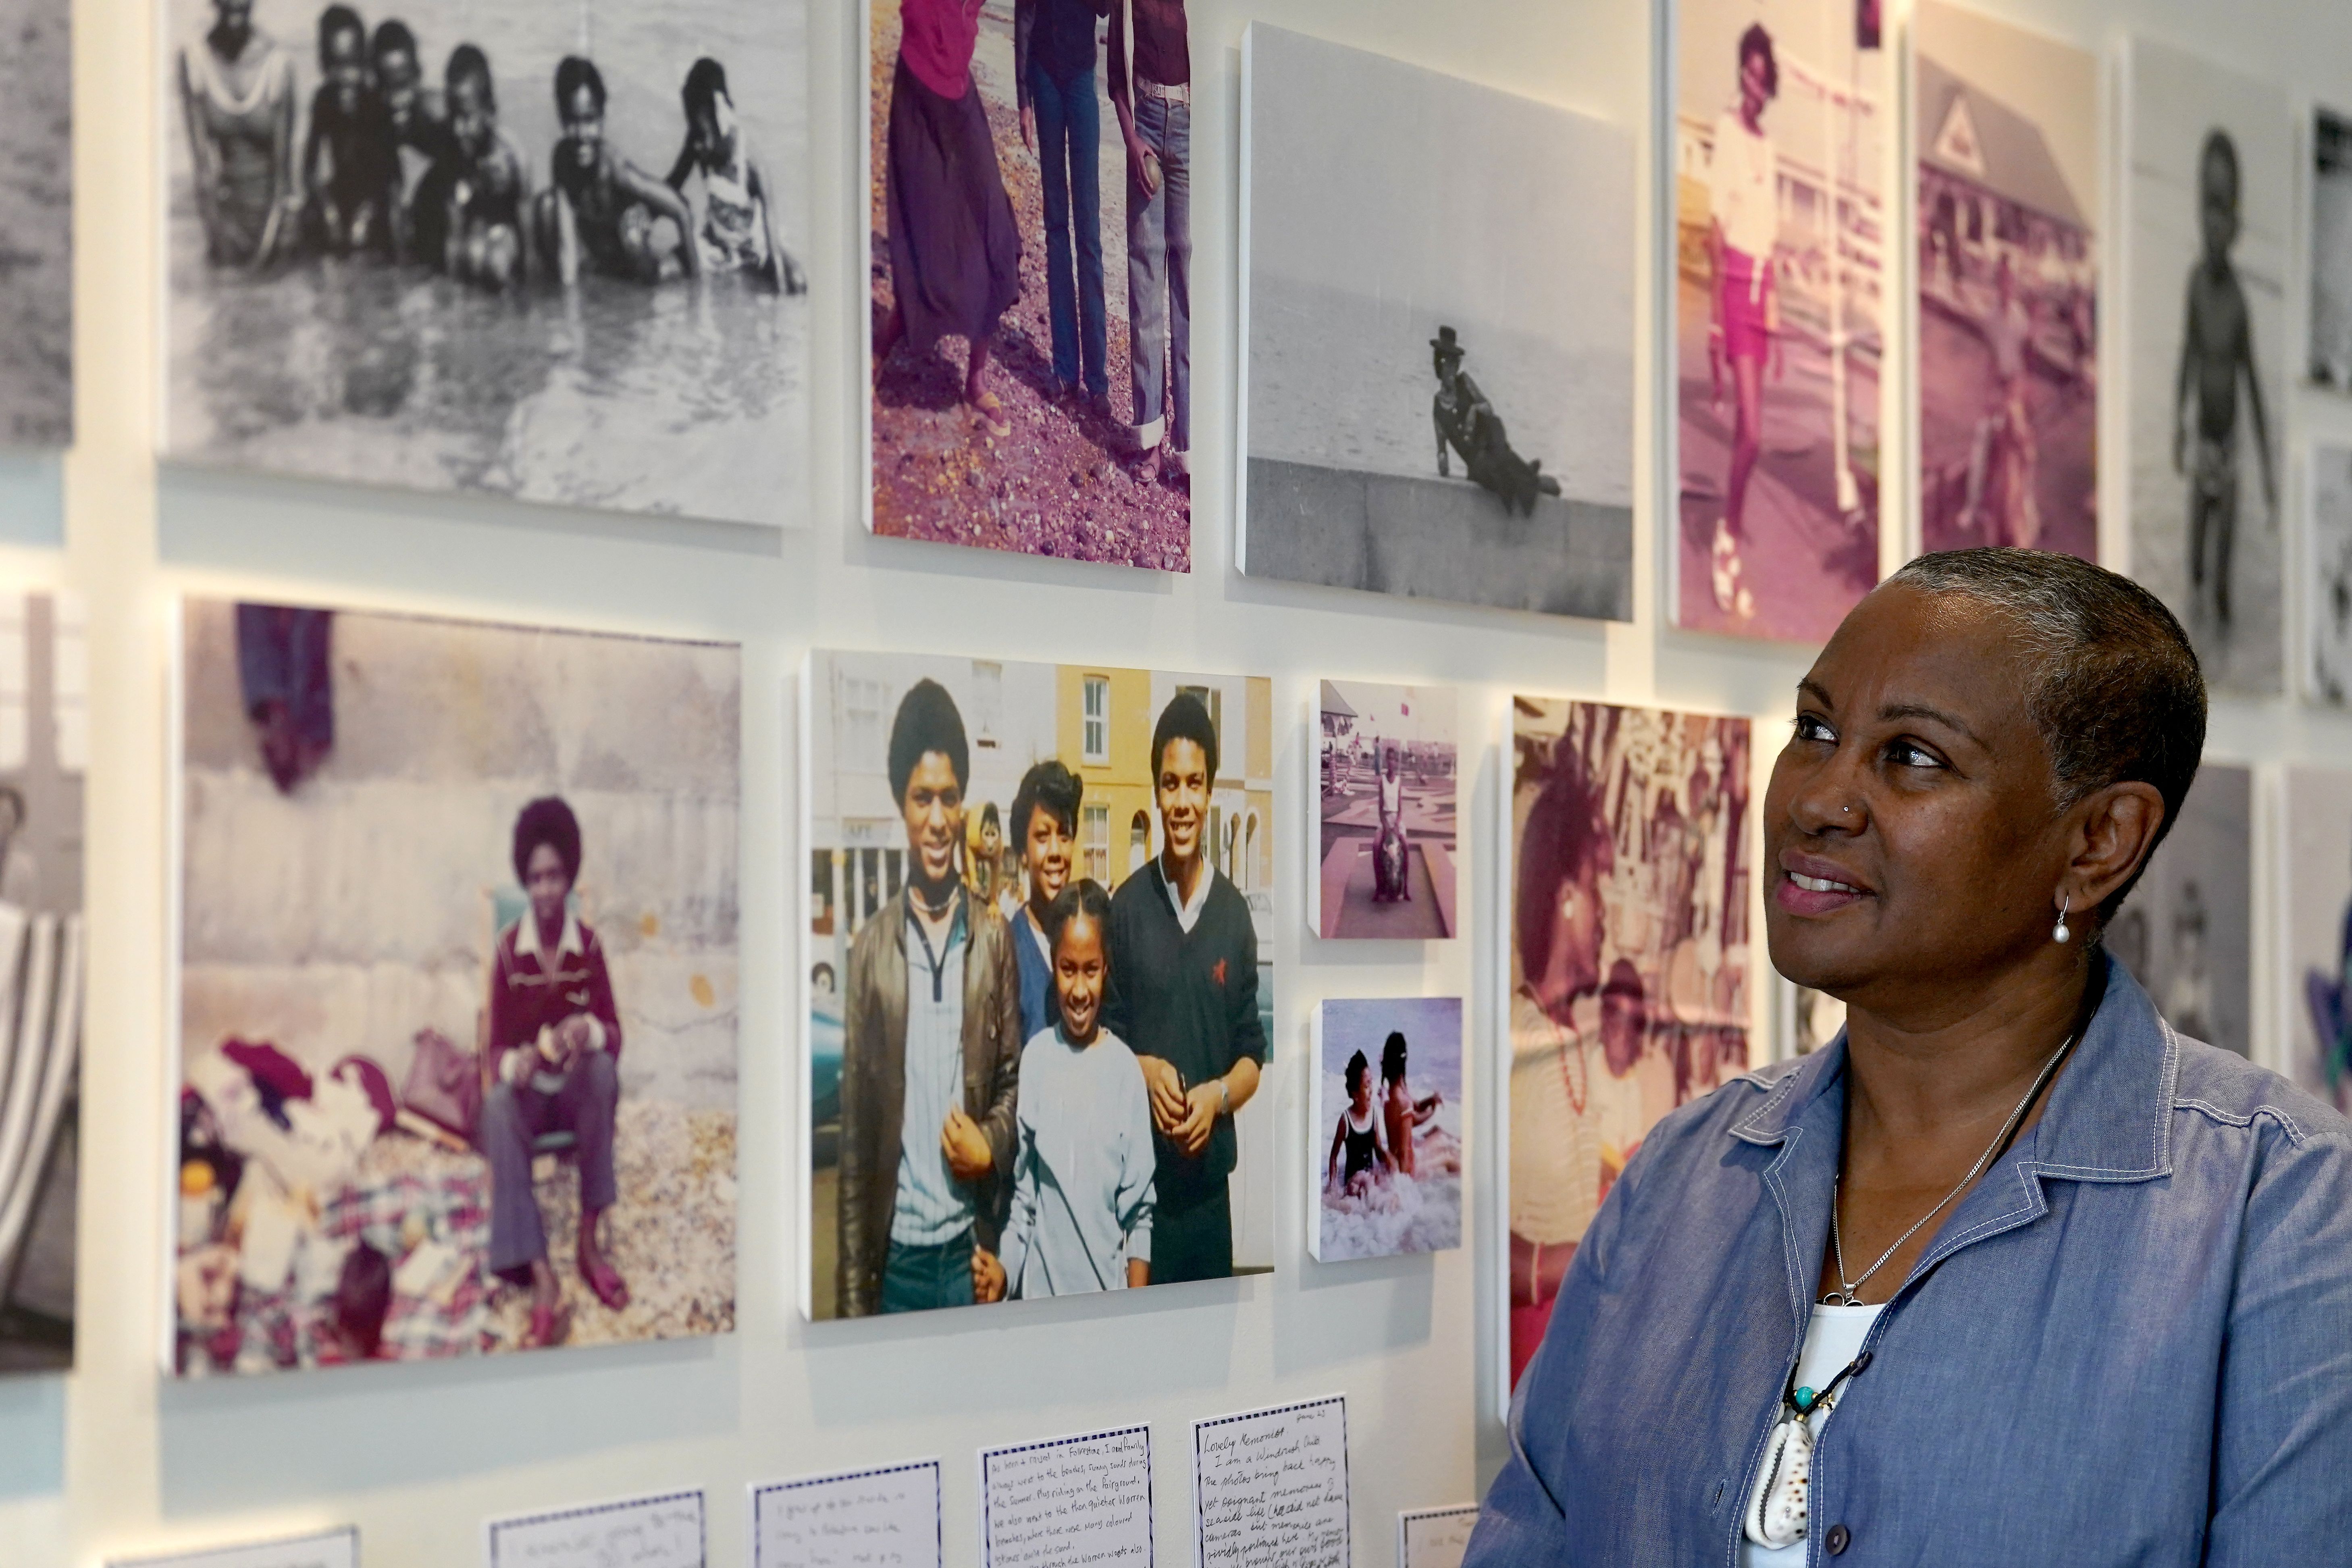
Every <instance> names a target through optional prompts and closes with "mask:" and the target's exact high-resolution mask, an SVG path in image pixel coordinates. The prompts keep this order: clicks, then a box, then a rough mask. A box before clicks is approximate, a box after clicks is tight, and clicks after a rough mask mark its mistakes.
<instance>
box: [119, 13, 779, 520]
mask: <svg viewBox="0 0 2352 1568" xmlns="http://www.w3.org/2000/svg"><path fill="white" fill-rule="evenodd" d="M163 16H164V20H165V25H166V26H167V27H168V29H169V47H168V49H167V51H166V55H167V58H166V63H165V67H164V72H163V81H162V84H161V87H162V91H163V105H162V108H163V122H164V124H165V126H166V127H167V128H168V129H167V132H166V134H165V141H166V144H167V159H166V179H165V190H166V195H165V203H166V215H165V223H164V234H165V245H166V247H167V250H168V256H167V258H166V271H167V279H166V291H167V298H166V310H165V333H166V342H165V348H164V357H165V374H164V383H165V440H164V450H165V453H166V455H167V456H170V457H173V458H181V459H184V460H187V461H191V462H197V463H204V464H208V465H214V466H218V467H226V468H248V469H259V470H268V471H275V472H279V473H289V474H299V475H304V476H308V477H311V478H316V479H341V480H346V481H353V482H359V483H367V484H378V485H394V486H402V487H405V488H409V489H420V490H427V491H477V492H487V493H489V494H494V495H501V496H510V497H514V498H517V499H520V500H531V501H541V502H548V503H553V504H561V505H566V506H578V507H597V508H603V509H606V510H617V511H634V512H654V513H679V514H684V515H686V516H689V517H696V518H707V519H715V520H718V521H729V522H747V523H760V524H781V523H783V522H787V521H795V520H794V519H793V518H791V517H789V516H787V515H786V514H785V513H784V512H783V510H781V509H782V507H783V506H784V504H785V502H784V499H783V498H784V497H785V496H786V495H787V494H789V492H790V490H791V489H792V487H793V484H794V483H795V482H796V481H797V480H798V479H799V477H800V475H801V474H802V472H803V469H804V468H806V465H807V454H808V431H807V422H808V410H807V376H808V349H807V340H808V301H807V300H806V298H805V289H806V282H805V279H804V276H803V271H802V268H801V263H800V261H799V260H798V259H797V250H798V247H802V246H803V245H804V244H805V238H804V237H805V235H806V233H807V205H808V198H807V192H806V191H805V189H804V188H803V187H804V170H805V167H806V163H807V156H806V153H807V142H808V124H807V121H808V102H807V91H808V84H807V63H806V48H805V43H804V33H805V27H806V12H805V7H804V6H803V5H802V4H800V3H799V0H782V3H781V4H776V5H761V4H756V3H753V0H679V3H678V4H676V5H664V6H658V7H639V8H636V9H628V8H624V7H614V6H610V5H607V6H597V5H593V4H589V3H585V0H582V3H577V4H575V3H573V0H512V3H510V4H506V5H497V6H491V7H487V8H483V7H476V6H471V5H465V4H462V3H453V0H415V3H413V4H408V5H403V6H402V7H401V9H400V11H399V13H398V14H397V15H384V14H383V13H380V12H373V13H372V12H369V11H365V10H362V8H360V6H358V5H352V4H345V3H343V0H334V3H332V4H324V5H322V4H320V0H163Z"/></svg>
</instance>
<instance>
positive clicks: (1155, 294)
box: [1127, 92, 1192, 452]
mask: <svg viewBox="0 0 2352 1568" xmlns="http://www.w3.org/2000/svg"><path fill="white" fill-rule="evenodd" d="M1135 134H1136V135H1137V137H1138V138H1139V139H1140V140H1141V142H1143V144H1144V145H1145V146H1146V147H1149V148H1150V149H1151V150H1152V151H1153V152H1154V153H1158V154H1159V155H1160V189H1159V190H1158V191H1157V192H1155V193H1153V194H1152V195H1149V196H1147V195H1144V194H1143V190H1142V187H1141V186H1139V184H1136V180H1135V174H1134V171H1132V170H1130V171H1129V175H1128V187H1127V330H1128V358H1129V361H1130V363H1132V364H1133V366H1134V370H1135V439H1136V444H1137V445H1138V446H1139V447H1143V448H1144V449H1145V450H1146V451H1149V450H1150V449H1151V448H1152V447H1157V446H1158V445H1160V437H1161V435H1162V433H1163V432H1164V433H1165V434H1166V435H1167V437H1168V439H1169V443H1170V445H1171V446H1172V447H1175V449H1176V450H1177V451H1179V452H1189V451H1191V450H1192V106H1191V105H1190V104H1184V103H1170V102H1169V101H1167V100H1165V99H1160V98H1153V97H1151V96H1150V95H1149V94H1147V93H1143V92H1138V93H1137V94H1136V98H1135Z"/></svg>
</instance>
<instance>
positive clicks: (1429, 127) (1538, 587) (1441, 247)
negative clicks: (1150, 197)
mask: <svg viewBox="0 0 2352 1568" xmlns="http://www.w3.org/2000/svg"><path fill="white" fill-rule="evenodd" d="M1243 48H1244V57H1243V59H1244V66H1243V70H1244V92H1245V98H1246V101H1245V103H1244V109H1243V116H1244V146H1245V149H1246V151H1245V153H1244V164H1243V180H1244V195H1243V203H1244V209H1245V216H1244V236H1245V239H1244V250H1243V256H1242V283H1243V289H1244V295H1245V302H1244V310H1245V314H1246V322H1247V325H1246V328H1245V332H1244V353H1245V355H1246V367H1245V370H1244V375H1245V378H1246V382H1247V385H1246V387H1245V396H1244V417H1243V422H1242V423H1243V447H1244V452H1245V454H1246V461H1245V463H1244V476H1243V478H1244V495H1243V498H1242V503H1241V506H1240V507H1239V509H1238V511H1239V514H1240V521H1241V533H1242V538H1241V542H1240V553H1241V557H1242V569H1243V570H1244V571H1245V572H1247V573H1249V574H1252V575H1253V576H1265V577H1279V578H1286V579H1288V580H1290V581H1293V582H1303V583H1324V584H1332V585H1334V586H1338V587H1349V588H1362V589H1370V590H1371V591H1373V592H1376V593H1384V594H1406V595H1417V596H1421V597H1425V598H1435V599H1451V600H1455V601H1458V602H1461V603H1465V604H1475V605H1496V606H1501V607H1505V608H1511V609H1521V610H1540V611H1545V612H1549V613H1551V614H1554V615H1570V616H1591V617H1594V618H1598V619H1607V620H1626V619H1630V618H1631V617H1632V616H1633V138H1632V137H1630V136H1628V135H1626V134H1625V133H1624V132H1622V131H1621V130H1619V129H1617V128H1616V127H1614V126H1610V125H1605V124H1603V123H1601V121H1596V120H1591V119H1588V118H1586V117H1585V116H1583V115H1580V114H1571V113H1570V112H1568V111H1566V110H1559V109H1554V108H1552V107H1551V106H1549V105H1548V104H1543V103H1538V102H1536V101H1535V100H1531V99H1525V98H1518V97H1515V96H1513V95H1512V94H1509V93H1505V92H1497V91H1495V90H1494V89H1489V88H1482V87H1478V86H1476V85H1475V84H1473V83H1470V82H1466V81H1463V80H1461V79H1458V78H1454V77H1448V76H1443V75H1440V74H1438V73H1437V72H1434V71H1429V70H1423V69H1421V68H1417V67H1413V66H1408V65H1404V64H1402V63H1400V62H1398V61H1395V60H1391V59H1387V58H1382V57H1381V56H1379V55H1372V54H1367V53H1364V52H1363V51H1361V50H1358V49H1350V48H1344V47H1340V46H1339V45H1336V44H1327V43H1323V42H1321V41H1319V40H1318V39H1314V38H1309V37H1303V36H1302V35H1299V34H1297V33H1289V32H1285V31H1283V30H1282V29H1280V28H1276V27H1269V26H1265V24H1264V23H1256V24H1253V25H1252V26H1251V27H1250V29H1249V31H1248V33H1247V34H1246V35H1245V36H1244V43H1243Z"/></svg>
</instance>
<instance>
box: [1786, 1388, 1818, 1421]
mask: <svg viewBox="0 0 2352 1568" xmlns="http://www.w3.org/2000/svg"><path fill="white" fill-rule="evenodd" d="M1819 1397H1820V1396H1819V1395H1818V1394H1814V1392H1813V1391H1812V1390H1811V1389H1810V1388H1801V1389H1799V1390H1797V1393H1796V1395H1795V1397H1794V1398H1792V1399H1791V1400H1790V1404H1792V1405H1795V1406H1796V1407H1797V1414H1798V1415H1804V1414H1805V1413H1806V1412H1807V1411H1809V1410H1811V1408H1812V1407H1813V1401H1814V1400H1815V1399H1817V1398H1819Z"/></svg>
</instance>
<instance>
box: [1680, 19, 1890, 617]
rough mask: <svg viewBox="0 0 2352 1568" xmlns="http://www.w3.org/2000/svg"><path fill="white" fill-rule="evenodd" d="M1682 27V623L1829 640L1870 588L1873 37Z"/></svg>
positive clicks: (1876, 450)
mask: <svg viewBox="0 0 2352 1568" xmlns="http://www.w3.org/2000/svg"><path fill="white" fill-rule="evenodd" d="M1675 10H1676V15H1677V21H1676V28H1677V32H1676V37H1675V48H1676V58H1677V66H1676V69H1675V83H1676V86H1675V171H1676V176H1675V296H1674V297H1675V403H1676V406H1677V409H1678V410H1679V414H1678V418H1677V423H1676V430H1677V437H1676V438H1677V440H1678V442H1679V443H1680V453H1681V458H1680V462H1681V474H1682V481H1681V492H1682V494H1681V506H1682V521H1681V530H1680V536H1679V542H1678V543H1677V544H1676V546H1675V577H1674V583H1675V586H1674V616H1675V625H1676V626H1686V627H1691V628H1694V629H1697V630H1703V631H1718V632H1728V633H1732V634H1735V635H1739V636H1747V637H1769V638H1774V639H1778V640H1780V641H1784V642H1801V643H1821V642H1826V641H1827V640H1828V639H1829V636H1830V634H1831V633H1832V632H1833V631H1835V630H1836V629H1837V626H1838V623H1839V622H1840V621H1841V620H1843V619H1844V618H1845V613H1846V611H1848V610H1850V609H1852V608H1853V605H1854V603H1855V601H1856V600H1858V599H1860V598H1861V597H1862V595H1864V593H1866V592H1868V591H1869V589H1870V586H1871V584H1874V583H1875V582H1877V581H1878V517H1879V513H1878V495H1879V481H1880V475H1881V471H1882V463H1883V449H1882V446H1881V442H1880V437H1879V416H1880V388H1881V384H1882V381H1883V379H1884V377H1883V374H1882V373H1883V370H1884V366H1885V358H1886V311H1887V309H1888V306H1889V305H1890V303H1892V302H1893V301H1892V279H1893V278H1894V276H1895V267H1894V262H1895V258H1893V257H1891V256H1889V255H1888V254H1887V237H1888V232H1889V231H1888V218H1889V215H1888V213H1887V210H1886V179H1885V155H1886V153H1887V149H1888V147H1889V144H1890V142H1892V141H1893V139H1894V138H1895V135H1896V134H1897V132H1898V130H1899V127H1898V126H1897V124H1896V122H1895V92H1894V77H1895V73H1894V70H1893V68H1892V67H1891V65H1890V62H1889V60H1888V58H1887V56H1888V49H1887V47H1886V46H1887V38H1886V36H1885V32H1884V31H1883V30H1882V29H1881V28H1880V27H1879V26H1878V25H1877V23H1876V16H1877V6H1876V5H1874V4H1872V5H1864V6H1862V7H1861V8H1860V11H1859V15H1860V16H1861V17H1862V18H1863V20H1862V21H1860V22H1859V23H1858V22H1857V9H1856V7H1854V6H1851V5H1848V6H1843V7H1841V6H1826V5H1824V6H1804V5H1799V6H1794V7H1790V6H1785V5H1781V6H1759V5H1756V4H1754V0H1682V4H1681V5H1678V6H1677V7H1676V8H1675Z"/></svg>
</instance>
